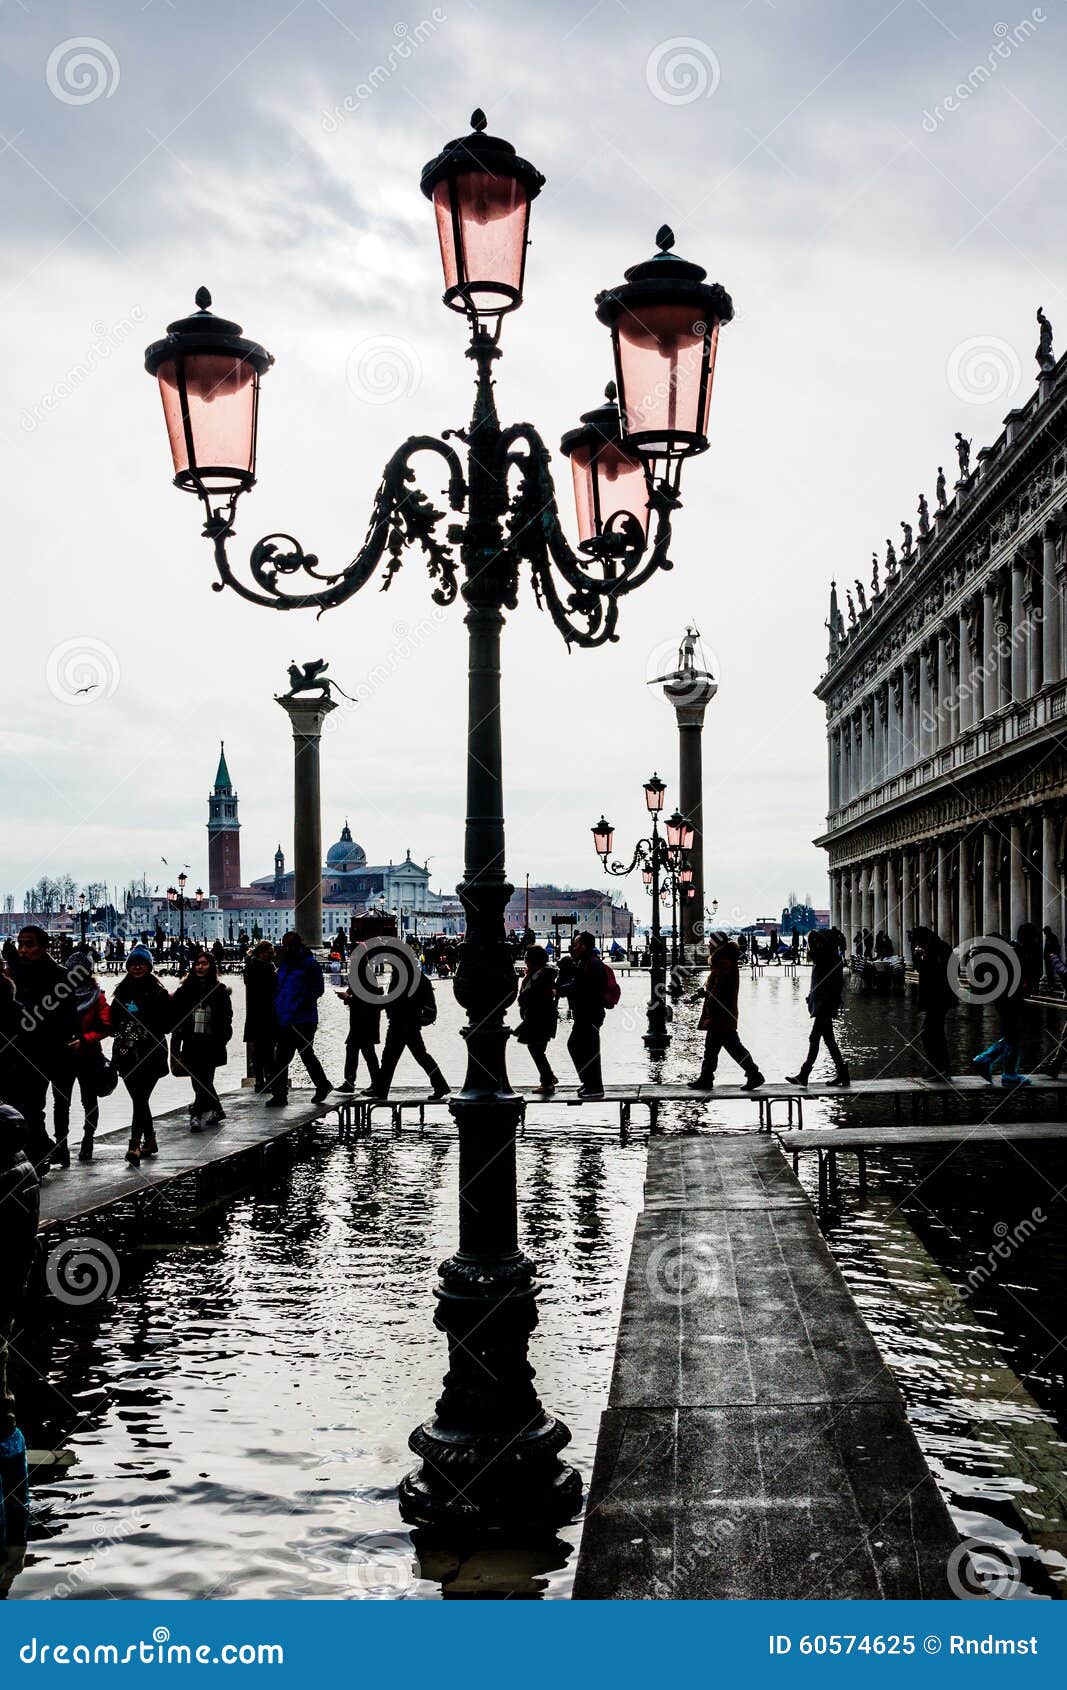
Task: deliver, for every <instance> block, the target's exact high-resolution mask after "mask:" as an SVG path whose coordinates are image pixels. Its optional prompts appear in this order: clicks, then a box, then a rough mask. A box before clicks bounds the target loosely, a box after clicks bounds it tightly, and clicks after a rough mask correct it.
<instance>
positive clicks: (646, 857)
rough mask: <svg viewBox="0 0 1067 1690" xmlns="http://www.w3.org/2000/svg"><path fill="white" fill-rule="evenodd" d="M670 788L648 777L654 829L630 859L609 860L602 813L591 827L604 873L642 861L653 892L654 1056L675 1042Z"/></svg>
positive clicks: (628, 869) (649, 1041)
mask: <svg viewBox="0 0 1067 1690" xmlns="http://www.w3.org/2000/svg"><path fill="white" fill-rule="evenodd" d="M666 790H667V789H666V786H665V784H664V782H663V781H661V780H660V778H659V776H658V775H657V774H655V773H653V774H652V775H651V776H650V777H649V779H648V780H646V781H645V805H646V808H647V810H648V813H649V815H650V816H651V817H652V830H651V832H650V834H649V835H648V837H647V838H645V839H639V840H638V841H637V844H636V846H635V847H634V854H633V857H632V858H631V859H630V861H629V863H625V864H624V863H621V862H609V861H608V858H609V857H610V855H611V851H612V847H613V844H614V840H615V829H614V828H613V827H612V825H611V823H610V822H609V821H608V820H607V818H606V817H605V816H603V815H602V816H601V818H600V820H599V821H598V822H597V823H596V824H595V826H594V827H593V828H592V829H591V831H592V835H593V846H594V849H595V850H596V854H597V856H598V857H599V858H600V860H601V862H602V864H603V865H604V873H605V874H612V875H626V874H632V873H633V871H634V869H635V868H636V867H637V865H638V864H639V863H640V865H641V878H642V879H643V881H644V883H645V885H646V886H647V887H649V888H650V890H651V893H652V936H651V950H652V968H651V982H650V991H649V999H648V1009H647V1012H646V1014H647V1027H646V1031H645V1033H644V1044H645V1047H646V1048H647V1050H648V1051H649V1052H650V1054H651V1055H653V1056H662V1055H663V1054H664V1053H665V1051H666V1050H667V1048H668V1046H669V1045H670V1042H671V1036H670V1034H669V1033H668V1031H667V1000H666V980H665V959H664V954H663V943H662V938H661V930H660V920H659V905H660V896H661V891H660V872H661V871H663V870H669V866H670V857H669V852H668V847H667V842H666V840H665V839H664V837H663V834H662V833H661V832H660V829H659V816H660V812H661V810H662V809H663V795H664V793H665V792H666ZM672 820H673V818H672ZM666 890H667V888H666V886H664V888H663V891H664V892H665V891H666Z"/></svg>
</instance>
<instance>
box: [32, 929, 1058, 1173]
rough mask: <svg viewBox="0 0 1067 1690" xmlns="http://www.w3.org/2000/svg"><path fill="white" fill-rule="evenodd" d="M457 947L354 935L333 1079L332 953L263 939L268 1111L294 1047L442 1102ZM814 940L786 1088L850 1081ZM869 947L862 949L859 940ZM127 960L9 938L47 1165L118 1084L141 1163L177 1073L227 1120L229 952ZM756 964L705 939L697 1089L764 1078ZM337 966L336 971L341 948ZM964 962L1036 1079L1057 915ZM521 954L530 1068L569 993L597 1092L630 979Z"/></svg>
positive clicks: (948, 962)
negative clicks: (163, 963) (986, 977)
mask: <svg viewBox="0 0 1067 1690" xmlns="http://www.w3.org/2000/svg"><path fill="white" fill-rule="evenodd" d="M908 940H909V944H910V948H911V956H912V962H913V965H914V968H915V972H916V977H917V1006H918V1008H919V1011H920V1016H921V1020H920V1040H921V1046H922V1051H923V1054H924V1057H925V1061H926V1066H927V1069H928V1071H929V1072H930V1073H931V1074H932V1075H933V1076H935V1077H937V1078H940V1079H945V1078H948V1076H949V1074H950V1071H951V1063H950V1056H949V1044H948V1038H947V1034H946V1021H947V1017H948V1015H949V1013H950V1012H951V1011H952V1009H953V1007H954V1006H955V1004H956V1003H957V1001H958V998H959V993H958V989H957V985H954V983H953V981H952V978H951V975H952V970H953V954H954V953H953V952H952V950H951V947H950V946H949V945H948V944H947V942H946V941H944V940H943V939H941V938H940V937H939V936H938V934H937V933H935V932H934V931H932V929H930V928H929V927H918V928H916V929H914V930H913V931H912V932H911V933H909V935H908ZM398 946H400V950H401V955H402V956H406V957H409V958H410V963H409V965H408V978H406V979H404V980H402V982H401V985H400V987H399V988H398V989H390V987H389V986H388V985H387V984H383V977H384V976H386V975H388V976H389V977H390V978H392V977H393V971H394V970H395V967H396V952H397V947H398ZM454 947H455V942H454V941H452V940H449V941H442V942H441V947H439V948H437V949H434V948H432V947H431V948H430V950H429V951H427V949H426V948H425V947H423V948H419V947H416V946H413V945H408V946H402V945H401V944H400V941H398V940H396V939H395V938H393V939H391V940H386V941H384V943H383V942H382V941H381V940H380V938H379V940H378V942H377V943H376V941H375V938H374V937H373V936H372V937H370V938H367V939H361V940H359V941H358V942H357V944H356V945H355V946H354V947H353V950H352V952H351V955H352V956H353V957H355V953H356V952H359V953H360V957H359V960H360V967H359V968H358V969H356V971H355V973H354V974H351V973H350V976H349V977H350V979H352V980H353V981H354V984H353V985H349V986H347V987H346V988H344V989H343V990H339V994H338V995H339V996H340V997H341V998H342V1000H343V1001H344V1003H345V1005H346V1007H347V1010H348V1017H349V1027H348V1036H347V1040H346V1045H345V1065H344V1076H343V1079H342V1080H341V1081H340V1082H339V1083H338V1084H337V1086H336V1087H335V1086H333V1085H332V1084H331V1081H330V1080H329V1078H328V1077H327V1074H326V1071H325V1069H324V1067H323V1065H322V1062H321V1060H320V1058H319V1056H318V1054H317V1053H316V1049H315V1039H316V1034H317V1030H318V1022H319V1000H320V999H321V997H322V995H323V992H324V991H325V989H326V975H325V974H324V971H323V968H322V965H321V964H320V963H319V961H318V959H317V957H316V956H315V955H314V953H313V952H312V951H311V950H310V949H309V948H308V946H307V945H306V944H305V943H304V942H303V940H302V938H301V937H300V935H299V934H298V933H295V932H290V933H287V934H286V935H285V936H284V938H283V939H282V941H281V944H280V945H279V946H277V947H275V946H274V945H273V944H272V943H271V942H270V941H268V940H260V941H258V942H257V943H255V944H253V945H252V946H251V948H250V950H249V951H248V953H247V956H246V958H245V963H244V984H245V1018H244V1028H243V1034H242V1037H243V1039H244V1041H245V1043H246V1045H247V1047H248V1064H247V1067H248V1072H249V1074H250V1075H251V1076H252V1078H253V1082H254V1085H255V1088H256V1090H257V1091H258V1092H260V1093H264V1094H269V1095H268V1096H267V1099H266V1102H267V1107H270V1108H281V1107H283V1106H284V1105H285V1104H286V1102H287V1101H288V1092H289V1071H290V1068H291V1066H292V1063H293V1061H294V1059H295V1058H297V1057H299V1058H300V1061H301V1063H302V1064H303V1066H304V1068H305V1069H306V1071H307V1074H308V1077H309V1079H310V1081H311V1085H312V1088H313V1098H314V1100H315V1102H322V1101H324V1100H325V1099H326V1098H327V1097H328V1096H329V1095H330V1094H331V1092H333V1091H337V1092H339V1093H342V1094H343V1093H349V1094H351V1093H354V1092H355V1091H356V1088H357V1078H358V1075H359V1068H360V1063H361V1061H362V1064H363V1069H364V1072H365V1079H366V1085H365V1088H364V1092H363V1095H365V1096H368V1097H372V1098H376V1099H381V1100H385V1099H386V1098H388V1096H389V1091H390V1087H391V1085H392V1083H393V1079H394V1076H395V1074H396V1070H397V1067H398V1064H399V1062H400V1060H401V1058H402V1057H403V1056H404V1054H405V1053H407V1054H408V1055H410V1056H411V1058H412V1059H413V1060H414V1062H415V1063H416V1064H417V1065H418V1066H419V1067H420V1068H421V1069H422V1070H423V1072H424V1073H425V1074H426V1077H427V1079H428V1081H429V1084H430V1096H431V1098H432V1099H434V1100H440V1099H443V1098H446V1097H447V1096H448V1095H449V1085H448V1081H447V1080H446V1078H445V1076H444V1073H443V1071H442V1069H441V1067H440V1065H439V1063H438V1062H437V1061H436V1059H435V1058H434V1056H433V1055H432V1054H431V1053H430V1051H429V1050H428V1048H427V1045H426V1039H425V1033H426V1030H427V1029H428V1028H429V1027H431V1026H432V1025H433V1023H434V1021H435V1020H436V1017H437V1006H436V999H435V995H434V988H433V983H432V976H433V975H434V974H436V975H437V976H438V977H441V976H442V975H445V976H447V975H448V974H449V973H451V971H452V969H453V968H454V966H455V963H456V960H457V956H456V951H455V948H454ZM807 951H808V960H809V961H810V964H811V976H810V985H809V990H808V994H807V1008H808V1012H809V1014H810V1016H811V1031H810V1037H809V1040H808V1048H807V1051H806V1053H805V1055H804V1059H803V1061H802V1063H801V1065H800V1067H799V1068H798V1069H797V1070H796V1072H795V1073H791V1074H789V1075H787V1076H786V1078H787V1080H788V1081H789V1083H790V1084H793V1085H799V1086H805V1085H807V1084H808V1083H809V1081H810V1078H811V1075H812V1073H813V1071H814V1067H815V1064H816V1062H817V1060H818V1057H819V1053H820V1051H821V1050H825V1051H826V1054H827V1056H828V1057H829V1058H830V1061H831V1062H832V1064H833V1074H832V1077H830V1078H829V1079H828V1080H827V1082H826V1083H827V1084H830V1085H834V1086H842V1087H844V1086H848V1085H849V1084H850V1075H849V1069H848V1065H847V1063H846V1061H845V1058H844V1056H843V1054H842V1051H841V1047H840V1044H839V1042H838V1038H837V1035H836V1032H835V1022H836V1021H837V1020H838V1018H839V1017H840V1016H841V1014H842V1010H843V1006H844V1000H845V979H846V968H847V965H848V944H847V941H846V938H845V935H844V934H843V933H841V932H840V931H839V930H838V929H836V928H831V929H828V930H823V931H816V932H813V933H811V934H809V935H808V938H807ZM986 951H988V955H986V954H985V952H986ZM346 953H347V948H346ZM858 954H859V956H860V957H861V958H862V957H863V956H864V954H865V949H864V948H863V947H862V946H861V948H860V950H859V953H858ZM123 960H124V973H123V975H122V977H121V979H120V980H119V981H118V982H117V984H116V985H115V986H114V988H113V989H112V990H111V992H110V997H109V995H108V993H107V992H106V991H105V990H104V988H103V987H102V986H101V985H100V982H99V980H98V978H97V976H96V973H95V971H94V969H95V963H96V959H95V958H94V956H93V955H92V954H91V953H90V951H89V950H88V949H81V948H80V947H78V946H73V947H72V946H71V945H70V944H69V942H68V943H67V944H66V945H65V946H64V947H63V948H62V950H61V954H60V955H59V956H58V957H55V956H53V955H52V954H51V952H50V949H49V940H48V935H47V934H46V933H45V932H44V931H43V930H42V929H41V928H40V927H34V926H28V927H24V928H23V929H22V931H21V932H20V934H19V935H18V943H17V945H15V946H9V947H7V948H5V953H4V968H3V972H2V973H0V1103H2V1104H5V1105H7V1106H8V1108H9V1110H10V1111H11V1112H13V1113H15V1114H16V1115H18V1116H20V1117H21V1119H22V1122H23V1123H24V1135H25V1139H26V1147H27V1153H28V1155H29V1158H30V1160H31V1162H32V1163H33V1165H34V1167H35V1168H36V1169H38V1170H39V1171H43V1170H44V1169H46V1168H48V1167H50V1166H51V1167H61V1168H66V1167H69V1166H70V1162H71V1150H70V1142H69V1135H70V1123H71V1110H72V1104H73V1102H74V1099H75V1098H76V1097H77V1098H78V1099H79V1100H80V1103H81V1109H82V1115H83V1126H82V1137H81V1142H80V1145H79V1147H78V1151H77V1155H78V1159H79V1161H82V1162H89V1161H91V1160H92V1159H93V1155H94V1147H95V1137H96V1132H97V1127H98V1124H99V1118H100V1100H101V1098H103V1097H106V1096H108V1095H109V1094H110V1093H111V1092H113V1091H114V1090H115V1089H116V1087H117V1086H118V1084H119V1082H120V1081H121V1083H122V1085H123V1086H124V1088H125V1090H126V1093H127V1095H128V1097H129V1101H130V1109H131V1120H130V1134H129V1143H128V1145H127V1148H126V1152H125V1154H126V1161H127V1162H128V1163H129V1165H130V1166H131V1167H133V1168H137V1167H139V1166H140V1164H141V1161H142V1159H143V1158H151V1157H153V1156H155V1155H157V1154H158V1150H159V1145H158V1141H157V1138H156V1130H155V1122H154V1118H153V1113H152V1097H153V1093H154V1091H155V1089H156V1086H157V1085H158V1083H159V1081H160V1080H161V1079H162V1077H163V1076H164V1074H166V1073H167V1072H168V1070H169V1071H170V1072H171V1073H172V1074H174V1075H176V1076H181V1077H184V1078H187V1079H188V1081H189V1084H190V1098H189V1104H188V1113H189V1128H190V1130H191V1131H193V1132H199V1131H202V1130H203V1129H204V1128H205V1127H217V1126H219V1125H220V1124H221V1122H222V1121H223V1120H224V1119H225V1109H224V1107H223V1103H222V1099H221V1098H220V1095H219V1091H218V1089H217V1087H216V1076H217V1074H218V1072H219V1070H220V1069H221V1068H223V1067H224V1066H225V1064H226V1061H227V1055H228V1049H229V1046H230V1043H231V1040H232V1038H233V1034H234V1017H233V1000H232V995H231V991H230V988H229V986H227V985H226V984H225V982H224V981H223V980H222V979H220V976H219V958H218V956H217V955H214V954H212V952H210V951H208V950H205V949H202V948H198V949H197V952H196V955H195V956H194V958H193V960H192V962H191V965H190V966H189V968H188V970H187V972H185V973H184V975H183V977H182V978H181V980H180V983H179V984H178V986H177V988H176V989H175V990H174V991H171V990H169V989H168V988H167V986H166V985H164V983H163V981H162V980H161V979H160V978H159V976H158V974H157V973H156V971H155V957H154V955H153V952H152V949H151V948H150V947H149V946H147V945H145V944H142V943H134V944H132V945H131V946H130V947H129V949H128V950H127V951H126V954H125V956H124V959H123ZM345 960H346V961H347V960H348V954H346V957H345ZM744 960H745V953H744V951H743V950H742V947H741V946H740V944H739V943H738V941H737V940H735V939H734V938H732V937H731V936H730V935H729V934H728V933H725V932H715V933H712V934H711V935H710V936H709V940H708V971H707V977H706V982H705V984H704V987H703V989H702V991H700V992H699V993H697V994H696V996H695V998H693V999H691V1001H692V1002H694V1003H699V1005H700V1015H699V1020H698V1027H699V1030H700V1031H701V1032H702V1033H703V1034H704V1046H703V1056H702V1061H701V1064H700V1070H699V1072H698V1074H697V1075H696V1076H695V1078H694V1079H693V1080H692V1081H691V1082H690V1085H691V1088H692V1089H693V1090H699V1091H707V1090H710V1089H711V1088H712V1087H713V1086H714V1084H715V1078H716V1074H717V1070H718V1063H719V1058H720V1056H721V1054H722V1053H723V1052H724V1051H725V1052H726V1054H727V1055H728V1056H729V1057H731V1058H732V1060H733V1061H734V1062H735V1063H736V1064H737V1065H738V1067H739V1068H740V1069H741V1071H742V1073H743V1075H744V1080H743V1088H744V1089H746V1090H752V1091H754V1090H758V1088H759V1087H760V1086H762V1085H764V1084H765V1083H766V1082H765V1076H764V1074H763V1071H762V1070H761V1068H760V1066H759V1064H758V1063H757V1061H756V1059H755V1058H754V1057H753V1055H752V1054H751V1052H750V1051H749V1050H748V1048H747V1047H746V1045H745V1044H744V1043H743V1042H742V1040H741V1035H740V1028H739V1013H740V1011H739V981H740V967H741V965H742V962H743V961H744ZM333 966H334V968H335V970H337V969H338V963H337V960H336V956H335V958H334V963H333ZM969 966H970V968H971V970H972V972H976V973H977V976H978V977H979V978H980V977H981V975H982V971H983V969H984V968H986V967H987V966H988V968H990V969H993V970H996V969H999V970H1000V971H1001V973H1002V974H1004V976H1005V978H1004V979H1003V981H1002V982H1001V985H1000V989H999V990H998V991H996V992H995V993H992V994H990V1001H992V1003H993V1005H994V1008H995V1012H996V1015H997V1018H998V1037H997V1039H996V1040H995V1041H994V1042H993V1043H992V1044H990V1045H989V1046H988V1047H987V1048H986V1049H984V1050H982V1051H980V1052H979V1053H978V1055H977V1056H976V1057H975V1058H974V1062H973V1066H974V1069H975V1071H976V1072H977V1073H979V1074H980V1075H982V1076H983V1077H984V1078H986V1079H987V1080H992V1078H993V1075H994V1073H995V1072H997V1071H998V1070H999V1071H1000V1073H1001V1074H1002V1076H1003V1083H1004V1084H1005V1085H1024V1084H1026V1083H1027V1075H1026V1074H1025V1073H1023V1072H1022V1068H1021V1063H1022V1047H1023V1042H1024V1037H1025V1034H1026V1017H1027V1000H1028V999H1029V998H1030V997H1031V996H1032V994H1033V992H1034V991H1035V989H1036V987H1037V985H1038V983H1039V981H1040V980H1041V978H1042V977H1043V976H1044V977H1046V978H1053V979H1055V980H1057V981H1059V982H1060V983H1061V984H1062V983H1067V965H1065V964H1064V962H1063V960H1062V957H1061V955H1060V948H1059V945H1058V942H1057V941H1056V939H1055V936H1054V935H1052V934H1050V932H1049V931H1048V929H1046V930H1045V933H1044V935H1042V934H1041V933H1040V932H1039V931H1038V929H1037V928H1036V927H1035V926H1033V925H1032V924H1030V923H1023V924H1022V926H1021V927H1020V928H1019V931H1018V934H1017V936H1016V939H1015V940H1014V941H1013V942H1011V943H1010V944H1009V943H1008V942H1007V941H1004V940H1001V939H995V940H984V941H977V942H976V944H975V946H974V947H972V950H971V954H970V958H969ZM522 968H523V973H522V978H521V981H520V984H519V988H518V1003H517V1009H518V1018H519V1019H518V1027H517V1029H516V1038H517V1040H518V1042H519V1043H520V1044H522V1045H524V1046H525V1048H526V1049H527V1051H528V1052H529V1055H530V1058H531V1060H532V1061H533V1063H534V1065H535V1067H536V1070H537V1076H538V1084H537V1087H536V1088H535V1089H536V1090H538V1091H539V1092H541V1093H542V1094H544V1095H548V1094H550V1093H551V1092H552V1091H554V1089H555V1088H556V1086H557V1085H558V1084H559V1079H558V1076H557V1074H556V1072H555V1069H554V1067H553V1064H552V1061H551V1059H550V1055H549V1052H550V1048H551V1046H552V1044H553V1041H554V1040H555V1038H556V1036H557V1033H558V1031H559V1021H560V1009H561V1006H565V1007H566V1008H567V1010H568V1011H569V1019H570V1027H569V1033H568V1037H567V1051H568V1054H569V1056H570V1059H571V1063H572V1065H573V1067H574V1070H575V1073H576V1075H577V1078H578V1082H579V1084H578V1096H579V1097H580V1098H582V1099H585V1100H594V1099H597V1098H601V1097H603V1095H604V1077H603V1071H602V1064H601V1050H600V1038H601V1029H602V1028H603V1025H604V1022H605V1019H606V1017H607V1014H608V1012H609V1011H610V1010H611V1009H612V1008H613V1007H614V1005H615V1004H617V1003H618V1001H619V997H620V989H619V984H618V981H617V980H616V978H615V974H614V971H613V970H612V968H611V966H610V964H609V963H607V962H605V960H604V958H603V957H602V956H601V955H600V953H599V951H598V949H597V945H596V941H595V939H594V937H593V935H592V934H590V933H578V934H577V935H576V936H575V937H574V939H573V940H572V941H571V944H570V948H569V951H568V952H566V953H565V954H564V955H563V956H562V957H560V959H559V961H558V964H555V963H554V961H553V958H552V957H551V955H550V952H549V950H548V947H547V946H543V945H539V944H528V945H526V946H525V953H524V958H523V962H522ZM401 973H402V974H403V970H401ZM383 1018H384V1021H385V1024H386V1027H385V1034H384V1040H383V1037H382V1021H383ZM108 1047H109V1048H108ZM1065 1061H1067V1038H1065V1039H1061V1040H1060V1041H1059V1043H1058V1044H1057V1046H1056V1048H1055V1050H1054V1051H1053V1053H1052V1055H1051V1056H1050V1057H1049V1058H1048V1060H1047V1061H1046V1062H1045V1064H1044V1069H1045V1072H1047V1073H1050V1074H1053V1075H1058V1074H1059V1073H1060V1072H1061V1070H1062V1068H1063V1066H1064V1064H1065ZM49 1098H50V1099H51V1131H50V1130H49V1123H48V1119H47V1111H48V1104H49Z"/></svg>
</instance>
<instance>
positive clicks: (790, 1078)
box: [785, 1068, 808, 1086]
mask: <svg viewBox="0 0 1067 1690" xmlns="http://www.w3.org/2000/svg"><path fill="white" fill-rule="evenodd" d="M785 1083H786V1085H787V1086H806V1085H807V1083H808V1070H807V1069H806V1068H802V1069H801V1070H800V1072H799V1074H787V1075H786V1077H785Z"/></svg>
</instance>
